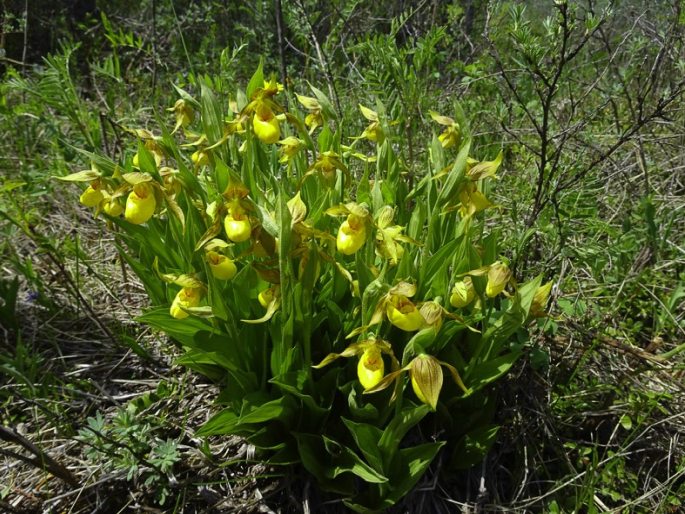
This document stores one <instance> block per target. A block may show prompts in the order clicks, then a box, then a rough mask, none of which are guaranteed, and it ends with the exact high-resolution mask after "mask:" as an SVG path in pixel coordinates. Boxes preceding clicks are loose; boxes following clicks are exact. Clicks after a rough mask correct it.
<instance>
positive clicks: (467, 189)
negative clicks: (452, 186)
mask: <svg viewBox="0 0 685 514" xmlns="http://www.w3.org/2000/svg"><path fill="white" fill-rule="evenodd" d="M459 200H460V201H461V205H462V207H461V209H460V212H461V215H462V216H471V215H473V214H476V213H477V212H480V211H482V210H483V209H487V208H488V207H491V206H492V203H491V202H490V200H488V199H487V198H486V197H485V195H484V194H483V193H481V192H480V191H478V187H477V186H476V184H474V183H473V182H466V183H465V184H464V185H463V186H462V187H461V189H460V191H459Z"/></svg>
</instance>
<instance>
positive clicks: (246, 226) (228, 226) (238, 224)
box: [224, 212, 252, 243]
mask: <svg viewBox="0 0 685 514" xmlns="http://www.w3.org/2000/svg"><path fill="white" fill-rule="evenodd" d="M224 229H225V230H226V236H228V238H229V239H230V240H231V241H233V242H234V243H242V242H243V241H247V240H248V239H250V234H252V225H251V224H250V219H249V218H248V216H247V214H245V213H244V212H242V213H241V212H229V213H228V214H227V215H226V218H224Z"/></svg>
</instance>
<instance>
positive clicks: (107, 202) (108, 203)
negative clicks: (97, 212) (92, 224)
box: [102, 191, 124, 218]
mask: <svg viewBox="0 0 685 514" xmlns="http://www.w3.org/2000/svg"><path fill="white" fill-rule="evenodd" d="M102 210H103V211H104V212H105V214H108V215H109V216H112V217H113V218H116V217H118V216H121V213H122V212H124V206H123V205H121V202H119V200H117V199H116V198H112V196H111V195H110V194H109V193H107V192H106V191H104V192H103V199H102Z"/></svg>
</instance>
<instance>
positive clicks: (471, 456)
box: [450, 425, 500, 469]
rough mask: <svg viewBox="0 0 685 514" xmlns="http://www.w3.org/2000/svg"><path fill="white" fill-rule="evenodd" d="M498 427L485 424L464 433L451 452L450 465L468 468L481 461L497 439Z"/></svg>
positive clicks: (457, 467)
mask: <svg viewBox="0 0 685 514" xmlns="http://www.w3.org/2000/svg"><path fill="white" fill-rule="evenodd" d="M499 429H500V427H499V426H497V425H486V426H481V427H478V428H477V429H474V430H471V431H470V432H469V433H467V434H465V435H464V436H463V437H462V438H461V439H460V440H459V441H458V442H457V445H456V446H455V448H454V451H453V452H452V459H451V465H450V467H454V468H455V469H468V468H470V467H471V466H475V465H476V464H478V463H479V462H481V461H482V460H483V458H484V457H485V455H486V454H487V453H488V451H490V448H491V447H492V445H493V444H494V442H495V440H496V439H497V432H498V431H499Z"/></svg>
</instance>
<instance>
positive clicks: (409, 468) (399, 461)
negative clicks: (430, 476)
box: [384, 441, 445, 506]
mask: <svg viewBox="0 0 685 514" xmlns="http://www.w3.org/2000/svg"><path fill="white" fill-rule="evenodd" d="M444 445H445V442H444V441H439V442H435V443H427V444H421V445H419V446H414V447H412V448H405V449H402V450H400V451H399V453H398V454H397V457H396V459H395V460H394V461H393V463H392V469H393V470H394V471H395V473H394V474H393V481H392V487H391V488H390V492H389V493H388V495H387V496H386V497H385V498H384V502H385V505H386V506H390V505H394V504H395V503H397V502H398V501H399V500H400V498H402V497H403V496H404V495H405V494H407V493H408V492H409V491H411V489H412V488H413V487H414V486H415V485H416V482H418V481H419V479H420V478H421V477H422V476H423V474H424V473H425V472H426V469H427V468H428V466H429V465H430V463H431V462H433V459H434V458H435V456H436V455H437V454H438V452H439V451H440V448H442V447H443V446H444ZM396 477H397V478H398V479H397V480H395V478H396Z"/></svg>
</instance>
